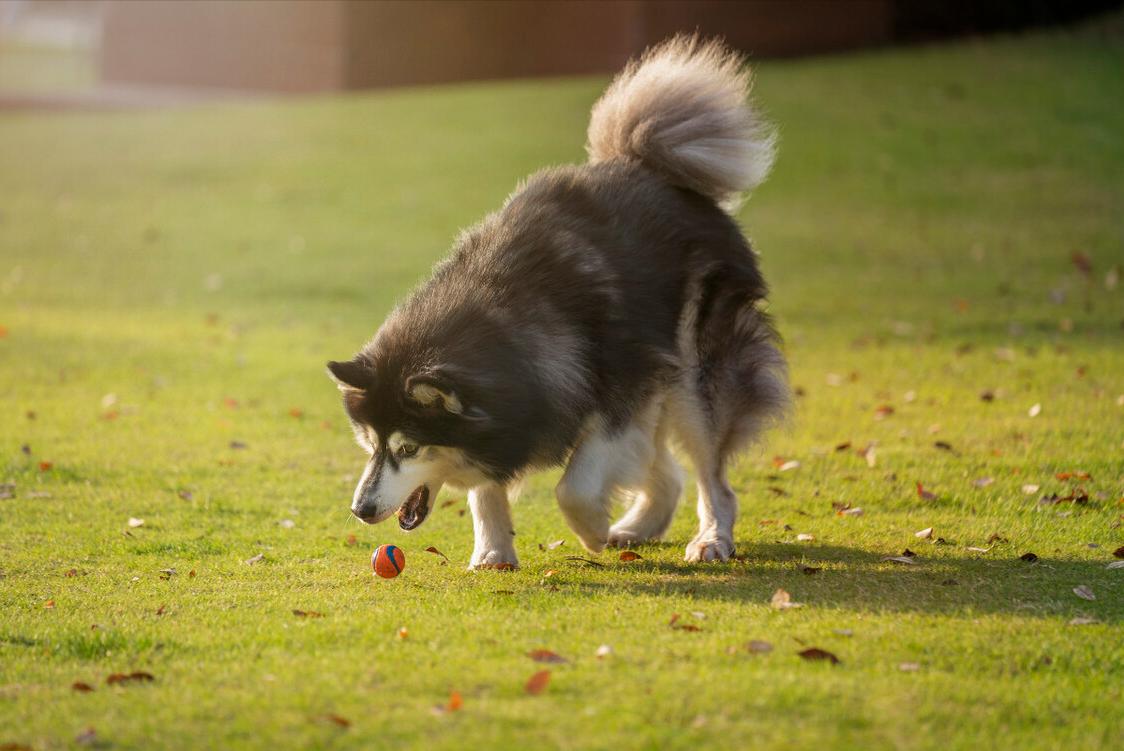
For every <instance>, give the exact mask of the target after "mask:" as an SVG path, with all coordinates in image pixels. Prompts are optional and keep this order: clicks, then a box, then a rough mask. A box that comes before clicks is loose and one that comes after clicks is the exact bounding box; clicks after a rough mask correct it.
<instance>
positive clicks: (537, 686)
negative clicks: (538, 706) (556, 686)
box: [523, 670, 550, 696]
mask: <svg viewBox="0 0 1124 751" xmlns="http://www.w3.org/2000/svg"><path fill="white" fill-rule="evenodd" d="M549 684H550V671H549V670H540V671H539V672H537V673H535V674H534V675H532V676H531V677H530V678H529V679H527V684H526V685H525V686H524V687H523V690H524V691H526V692H527V693H528V694H530V695H531V696H538V695H539V694H541V693H542V692H543V691H545V690H546V687H547V686H548V685H549Z"/></svg>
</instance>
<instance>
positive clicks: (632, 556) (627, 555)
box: [620, 550, 641, 562]
mask: <svg viewBox="0 0 1124 751" xmlns="http://www.w3.org/2000/svg"><path fill="white" fill-rule="evenodd" d="M620 559H621V560H622V561H625V562H628V561H639V560H641V555H640V554H639V553H637V552H635V551H632V550H622V551H621V554H620Z"/></svg>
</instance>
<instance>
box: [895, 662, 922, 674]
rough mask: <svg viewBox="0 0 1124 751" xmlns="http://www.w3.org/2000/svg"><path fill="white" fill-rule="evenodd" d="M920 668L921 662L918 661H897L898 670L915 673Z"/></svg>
mask: <svg viewBox="0 0 1124 751" xmlns="http://www.w3.org/2000/svg"><path fill="white" fill-rule="evenodd" d="M920 669H921V663H919V662H899V663H898V670H900V671H902V672H903V673H916V672H917V671H918V670H920Z"/></svg>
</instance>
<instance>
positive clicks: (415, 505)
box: [398, 485, 429, 530]
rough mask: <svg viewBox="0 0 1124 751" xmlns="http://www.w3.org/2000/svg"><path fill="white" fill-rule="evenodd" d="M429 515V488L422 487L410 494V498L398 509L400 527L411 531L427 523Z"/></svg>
mask: <svg viewBox="0 0 1124 751" xmlns="http://www.w3.org/2000/svg"><path fill="white" fill-rule="evenodd" d="M428 515H429V488H428V487H427V486H425V485H422V486H420V487H418V488H416V489H415V490H414V492H413V493H410V497H409V498H407V499H406V502H405V503H403V504H402V508H400V509H398V526H399V527H401V528H402V529H405V530H411V529H414V528H415V527H417V526H418V525H419V524H421V523H422V522H424V521H425V517H427V516H428Z"/></svg>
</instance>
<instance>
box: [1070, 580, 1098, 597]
mask: <svg viewBox="0 0 1124 751" xmlns="http://www.w3.org/2000/svg"><path fill="white" fill-rule="evenodd" d="M1073 594H1075V595H1077V596H1078V597H1080V598H1081V599H1082V600H1095V599H1097V596H1096V595H1095V594H1093V590H1092V589H1090V588H1089V586H1088V585H1085V584H1080V585H1078V586H1076V587H1074V588H1073Z"/></svg>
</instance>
